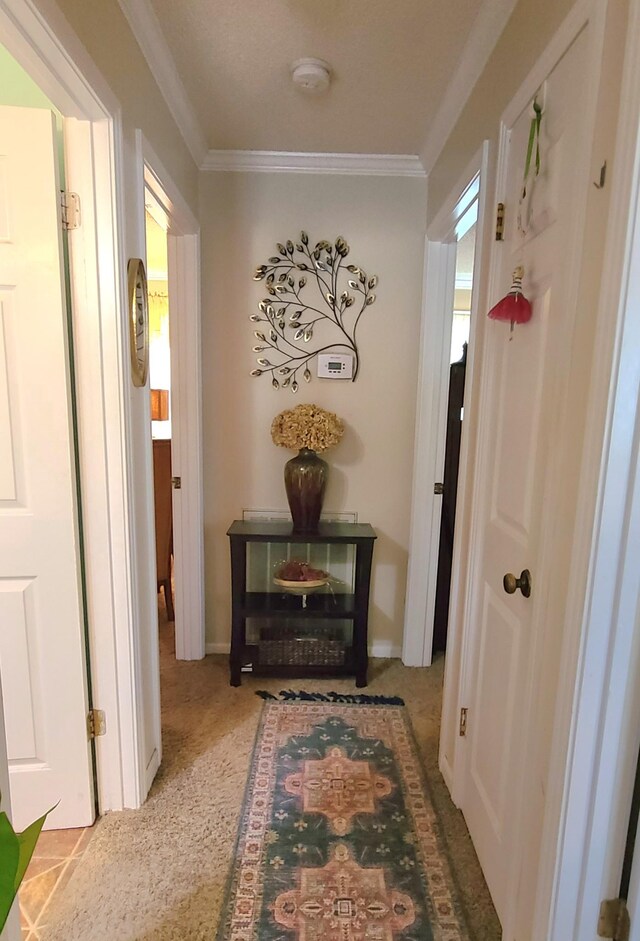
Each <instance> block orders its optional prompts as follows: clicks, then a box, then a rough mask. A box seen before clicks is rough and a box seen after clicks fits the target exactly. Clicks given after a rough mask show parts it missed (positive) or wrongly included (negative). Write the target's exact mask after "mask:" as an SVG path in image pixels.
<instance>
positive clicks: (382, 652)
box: [204, 640, 402, 660]
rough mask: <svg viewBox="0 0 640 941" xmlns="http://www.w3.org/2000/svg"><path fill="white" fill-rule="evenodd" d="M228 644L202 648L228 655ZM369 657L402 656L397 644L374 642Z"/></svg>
mask: <svg viewBox="0 0 640 941" xmlns="http://www.w3.org/2000/svg"><path fill="white" fill-rule="evenodd" d="M229 649H230V647H229V642H228V641H227V642H225V643H219V642H217V641H216V642H213V643H209V642H207V643H206V644H205V646H204V650H205V653H207V654H210V653H218V654H228V653H229ZM369 656H370V657H378V658H380V659H381V660H392V659H398V658H400V657H401V656H402V647H400V646H399V645H398V644H391V643H389V641H386V640H378V641H375V642H374V643H373V644H372V645H371V647H370V649H369Z"/></svg>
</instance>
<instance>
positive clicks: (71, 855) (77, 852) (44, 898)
mask: <svg viewBox="0 0 640 941" xmlns="http://www.w3.org/2000/svg"><path fill="white" fill-rule="evenodd" d="M92 835H93V828H92V827H86V828H83V829H79V830H45V831H44V832H43V833H41V834H40V838H39V839H38V842H37V844H36V850H35V853H34V854H33V857H32V859H31V862H30V863H29V868H28V869H27V873H26V875H25V878H24V881H23V883H22V886H21V887H20V894H19V899H20V924H21V927H22V938H23V941H40V938H41V937H42V935H41V932H42V931H43V929H44V928H45V927H46V925H47V909H48V907H49V902H50V901H51V899H52V898H53V896H54V894H56V893H59V892H60V891H62V890H63V889H64V887H65V885H66V884H67V882H68V881H69V879H70V877H71V873H72V872H73V870H74V868H75V867H76V866H77V865H78V861H79V860H80V859H81V858H82V854H83V853H84V851H85V849H86V848H87V844H88V843H89V840H90V839H91V837H92Z"/></svg>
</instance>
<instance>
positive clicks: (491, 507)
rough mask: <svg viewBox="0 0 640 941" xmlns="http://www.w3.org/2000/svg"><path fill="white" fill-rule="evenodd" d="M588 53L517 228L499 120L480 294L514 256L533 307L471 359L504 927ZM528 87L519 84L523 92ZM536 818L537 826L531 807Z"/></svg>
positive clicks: (488, 801)
mask: <svg viewBox="0 0 640 941" xmlns="http://www.w3.org/2000/svg"><path fill="white" fill-rule="evenodd" d="M586 62H587V30H586V29H585V30H584V31H583V33H582V34H581V35H580V36H579V37H578V38H577V39H576V40H575V41H574V43H573V45H572V46H571V47H570V48H569V49H568V51H567V52H566V53H565V55H564V56H563V58H562V59H561V60H560V61H559V62H558V63H557V65H556V66H555V67H554V68H553V70H552V71H551V72H550V74H549V75H548V76H547V79H546V82H545V84H544V85H543V86H542V88H541V90H540V95H539V100H541V102H542V103H543V104H544V115H543V118H542V123H541V144H540V150H541V169H540V175H539V177H538V179H537V181H536V182H535V184H534V186H533V190H532V199H531V204H530V216H529V218H528V220H527V210H526V207H523V228H524V229H525V232H524V234H523V232H522V230H521V229H519V227H518V222H517V219H518V212H517V208H518V203H519V198H520V194H521V191H522V183H523V173H524V165H525V159H526V154H527V147H528V142H529V134H530V128H531V118H532V113H533V112H532V108H531V104H529V105H527V107H526V108H525V109H524V110H523V111H522V112H521V113H520V114H519V116H518V117H517V118H516V119H515V120H514V121H513V123H512V124H511V126H510V127H507V128H506V132H507V133H506V136H505V145H506V146H505V148H504V150H503V157H502V165H501V168H499V171H498V181H499V182H498V194H499V195H498V199H499V200H500V201H502V202H504V204H505V207H506V221H505V236H504V241H503V242H497V243H496V245H495V253H496V257H495V258H494V261H495V262H496V265H495V268H494V278H493V284H492V303H493V302H495V301H496V300H497V299H498V298H500V297H501V296H503V295H504V294H506V292H507V291H508V289H509V287H510V283H511V274H512V271H513V269H514V268H515V267H516V266H517V265H520V264H522V265H523V266H524V269H525V275H524V283H523V288H524V293H525V295H526V296H528V298H529V299H530V300H531V302H532V305H533V317H532V320H531V321H530V322H529V323H528V324H526V325H521V326H516V327H515V329H514V332H513V333H511V332H510V325H509V324H508V323H500V322H494V321H490V322H488V323H487V325H486V340H485V353H484V358H483V364H482V368H481V370H480V374H481V382H482V383H483V385H485V390H484V396H483V408H482V419H481V421H482V427H481V429H480V434H481V438H482V453H483V458H482V463H481V468H480V473H481V474H482V477H481V483H480V488H481V489H480V492H481V494H482V510H481V523H480V527H479V531H480V536H479V561H478V564H477V567H476V570H475V580H474V583H473V597H474V599H475V613H474V615H473V617H472V620H473V624H474V627H475V640H474V648H473V656H472V660H473V663H472V668H471V670H470V673H469V676H470V677H471V680H470V684H471V690H470V695H469V698H468V699H467V702H466V704H467V705H468V723H467V738H466V744H465V749H466V755H467V758H466V780H465V785H464V789H463V793H462V810H463V812H464V816H465V819H466V822H467V825H468V828H469V831H470V833H471V837H472V839H473V842H474V845H475V847H476V850H477V853H478V857H479V859H480V863H481V866H482V869H483V872H484V874H485V878H486V880H487V884H488V886H489V889H490V891H491V895H492V897H493V900H494V903H495V907H496V910H497V913H498V916H499V918H500V920H501V922H502V924H503V927H505V922H507V923H508V921H509V904H510V903H512V902H513V899H514V897H515V895H516V891H517V889H518V880H519V878H521V876H522V865H523V863H522V860H523V856H522V855H521V853H520V847H519V845H518V835H517V832H516V830H517V825H518V824H517V814H518V807H519V798H520V795H521V793H522V790H523V786H524V783H525V782H524V781H523V768H524V761H525V755H524V754H523V743H524V741H525V738H526V734H527V727H526V724H525V723H526V721H527V718H526V716H527V695H528V691H529V690H531V689H532V686H531V684H532V678H531V675H530V664H531V662H532V658H533V650H534V644H535V640H536V639H535V638H534V637H533V636H532V626H533V624H534V622H535V619H534V617H533V615H534V612H535V606H536V604H537V602H538V601H539V599H540V598H541V597H542V596H543V594H544V591H545V586H544V585H541V584H540V580H539V578H538V577H537V576H538V574H539V572H540V569H541V564H542V560H541V536H542V529H541V520H542V519H543V515H544V512H546V510H547V509H548V506H549V504H548V500H549V494H548V488H546V483H547V481H548V478H547V473H548V467H549V463H550V459H551V457H552V448H553V441H554V434H555V433H556V431H555V418H556V416H557V412H558V409H557V402H556V391H557V387H556V383H557V380H558V377H559V376H560V374H561V372H562V370H563V369H564V368H565V365H566V360H563V351H565V352H566V344H567V339H568V334H569V330H568V323H570V319H571V312H570V309H569V305H570V291H571V286H570V271H571V270H572V264H571V253H572V252H575V245H576V240H577V239H578V238H579V232H577V231H576V228H577V227H576V218H577V212H576V209H577V207H578V206H579V205H580V204H581V201H582V200H584V199H585V188H584V185H580V184H579V183H578V180H579V178H580V174H578V173H576V165H577V164H579V162H580V160H579V157H580V153H581V150H582V149H583V148H584V140H583V131H584V122H585V112H586V107H585V102H586V98H585V96H586V90H585V89H586V86H587V82H586V80H585V79H586V73H585V69H586ZM534 93H535V89H531V95H532V97H533V94H534ZM534 153H535V152H534ZM530 192H531V190H530ZM558 510H559V511H560V512H561V508H558ZM524 569H528V570H530V572H531V581H532V593H531V597H529V598H526V597H524V595H523V594H522V593H521V592H520V590H517V591H516V593H515V594H507V593H506V591H505V589H504V587H503V576H504V575H505V574H506V573H508V572H509V573H513V574H514V575H516V576H520V574H521V572H522V571H523V570H524ZM472 629H473V628H472ZM557 629H558V630H561V625H558V626H557ZM545 708H548V704H547V703H540V702H536V703H534V705H533V713H534V715H535V716H536V720H537V718H539V716H540V712H541V711H542V710H544V709H545ZM541 786H542V788H543V787H544V784H543V783H542V785H541ZM543 802H544V796H543V794H542V796H541V797H540V805H539V806H538V807H536V808H532V812H535V813H540V814H541V812H542V808H543ZM539 823H540V826H539V827H538V828H537V833H538V838H539V833H540V830H541V826H542V819H540V821H539ZM527 852H528V853H530V854H533V855H535V853H536V852H537V848H536V847H533V846H531V845H529V846H527ZM532 878H533V880H535V867H534V872H533V875H532ZM533 888H534V891H535V884H534V887H533ZM519 937H520V936H519ZM523 937H524V936H523Z"/></svg>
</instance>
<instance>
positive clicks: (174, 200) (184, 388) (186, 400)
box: [136, 130, 205, 722]
mask: <svg viewBox="0 0 640 941" xmlns="http://www.w3.org/2000/svg"><path fill="white" fill-rule="evenodd" d="M136 160H137V168H138V199H139V205H140V206H141V207H142V211H141V214H140V215H141V220H140V221H141V240H142V242H144V237H145V236H144V191H145V189H149V190H150V191H151V192H152V193H153V196H154V197H155V199H156V200H157V202H158V203H159V205H160V207H161V209H162V211H163V213H164V216H165V219H166V222H167V249H168V266H169V271H168V291H169V344H170V348H171V416H172V422H171V473H172V475H173V476H177V477H180V478H181V488H180V490H178V491H176V490H174V491H173V494H172V496H173V546H174V560H173V564H174V574H175V605H174V607H175V643H176V658H177V659H178V660H201V659H202V658H203V657H204V655H205V620H204V489H203V477H202V454H203V450H202V449H203V442H202V369H201V356H200V351H201V343H200V336H201V312H200V226H199V224H198V220H197V219H196V218H195V216H194V215H193V213H192V212H191V210H190V208H189V206H188V205H187V203H186V202H185V200H184V199H183V197H182V195H181V193H180V191H179V189H178V187H177V186H176V184H175V183H174V181H173V180H172V178H171V176H170V174H169V173H168V171H167V170H166V168H165V167H164V166H163V165H162V162H161V160H160V158H159V157H158V156H157V154H156V153H155V152H154V150H153V148H152V147H151V145H150V144H149V142H148V140H147V139H146V137H145V136H144V134H143V133H142V131H140V130H138V131H136ZM147 460H148V465H149V475H150V476H149V479H150V480H152V479H153V468H152V463H151V445H150V446H149V453H148V455H147ZM152 565H153V569H154V571H153V573H152V581H155V558H154V559H153V560H152ZM159 721H160V718H159V716H158V722H159Z"/></svg>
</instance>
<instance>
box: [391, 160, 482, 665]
mask: <svg viewBox="0 0 640 941" xmlns="http://www.w3.org/2000/svg"><path fill="white" fill-rule="evenodd" d="M487 153H488V151H487V145H486V144H485V145H483V147H482V148H481V149H480V150H479V151H478V153H477V154H476V155H475V156H474V158H473V160H471V162H470V164H469V166H468V167H467V169H466V170H465V172H464V174H463V175H462V176H461V178H460V180H459V181H458V183H457V184H456V186H455V187H454V189H453V190H452V193H451V195H450V197H449V198H448V199H447V201H446V202H445V204H444V206H443V208H442V209H441V210H440V212H439V213H438V215H437V217H436V218H435V219H434V221H433V223H432V224H431V225H430V226H429V229H428V231H427V237H426V240H425V260H424V281H423V304H422V319H421V328H420V360H419V372H418V394H417V402H416V429H415V446H414V465H413V489H412V496H411V534H410V542H409V571H408V576H407V594H406V604H405V622H404V636H403V647H402V661H403V663H404V664H406V666H429V665H430V664H431V647H432V643H433V618H434V611H435V592H436V576H437V572H438V548H439V539H440V514H441V509H442V498H441V497H440V496H436V495H435V494H434V492H433V485H434V483H435V482H436V481H437V480H438V479H440V477H441V475H442V471H443V468H444V452H445V443H446V411H447V391H448V387H449V365H450V363H449V359H450V351H451V322H452V317H453V294H454V286H455V267H456V238H455V229H456V225H457V223H458V222H459V220H460V219H461V217H462V216H463V215H464V213H465V212H466V210H467V209H468V207H469V205H470V204H471V203H472V202H473V201H474V199H475V196H472V197H471V198H469V195H468V192H467V191H468V189H469V185H470V183H471V182H472V180H474V178H475V177H477V176H478V174H480V178H481V181H480V195H479V207H478V231H482V225H483V216H482V213H483V211H484V202H483V199H484V196H483V180H484V176H485V174H486V166H487ZM478 250H479V251H480V252H481V247H480V246H478ZM476 264H477V262H476ZM474 280H475V279H474ZM477 297H478V292H477V290H475V289H474V291H473V296H472V302H471V331H472V333H471V337H470V342H469V352H468V354H467V356H468V358H467V374H466V376H467V378H466V381H465V404H466V403H467V402H469V401H470V398H469V396H470V395H471V394H472V393H471V391H470V390H471V389H472V388H473V358H474V352H473V351H474V342H475V327H474V325H475V322H476V320H477V317H476V314H477V310H476V308H477ZM467 390H469V391H467ZM466 437H467V436H466V435H463V444H462V451H461V456H460V466H461V467H463V466H464V463H463V462H464V460H466V447H467V446H466V443H465V442H466ZM458 499H459V500H460V495H459V497H458ZM457 515H458V514H456V516H457ZM456 577H457V566H456V554H455V551H454V561H453V567H452V584H453V583H454V582H456Z"/></svg>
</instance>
